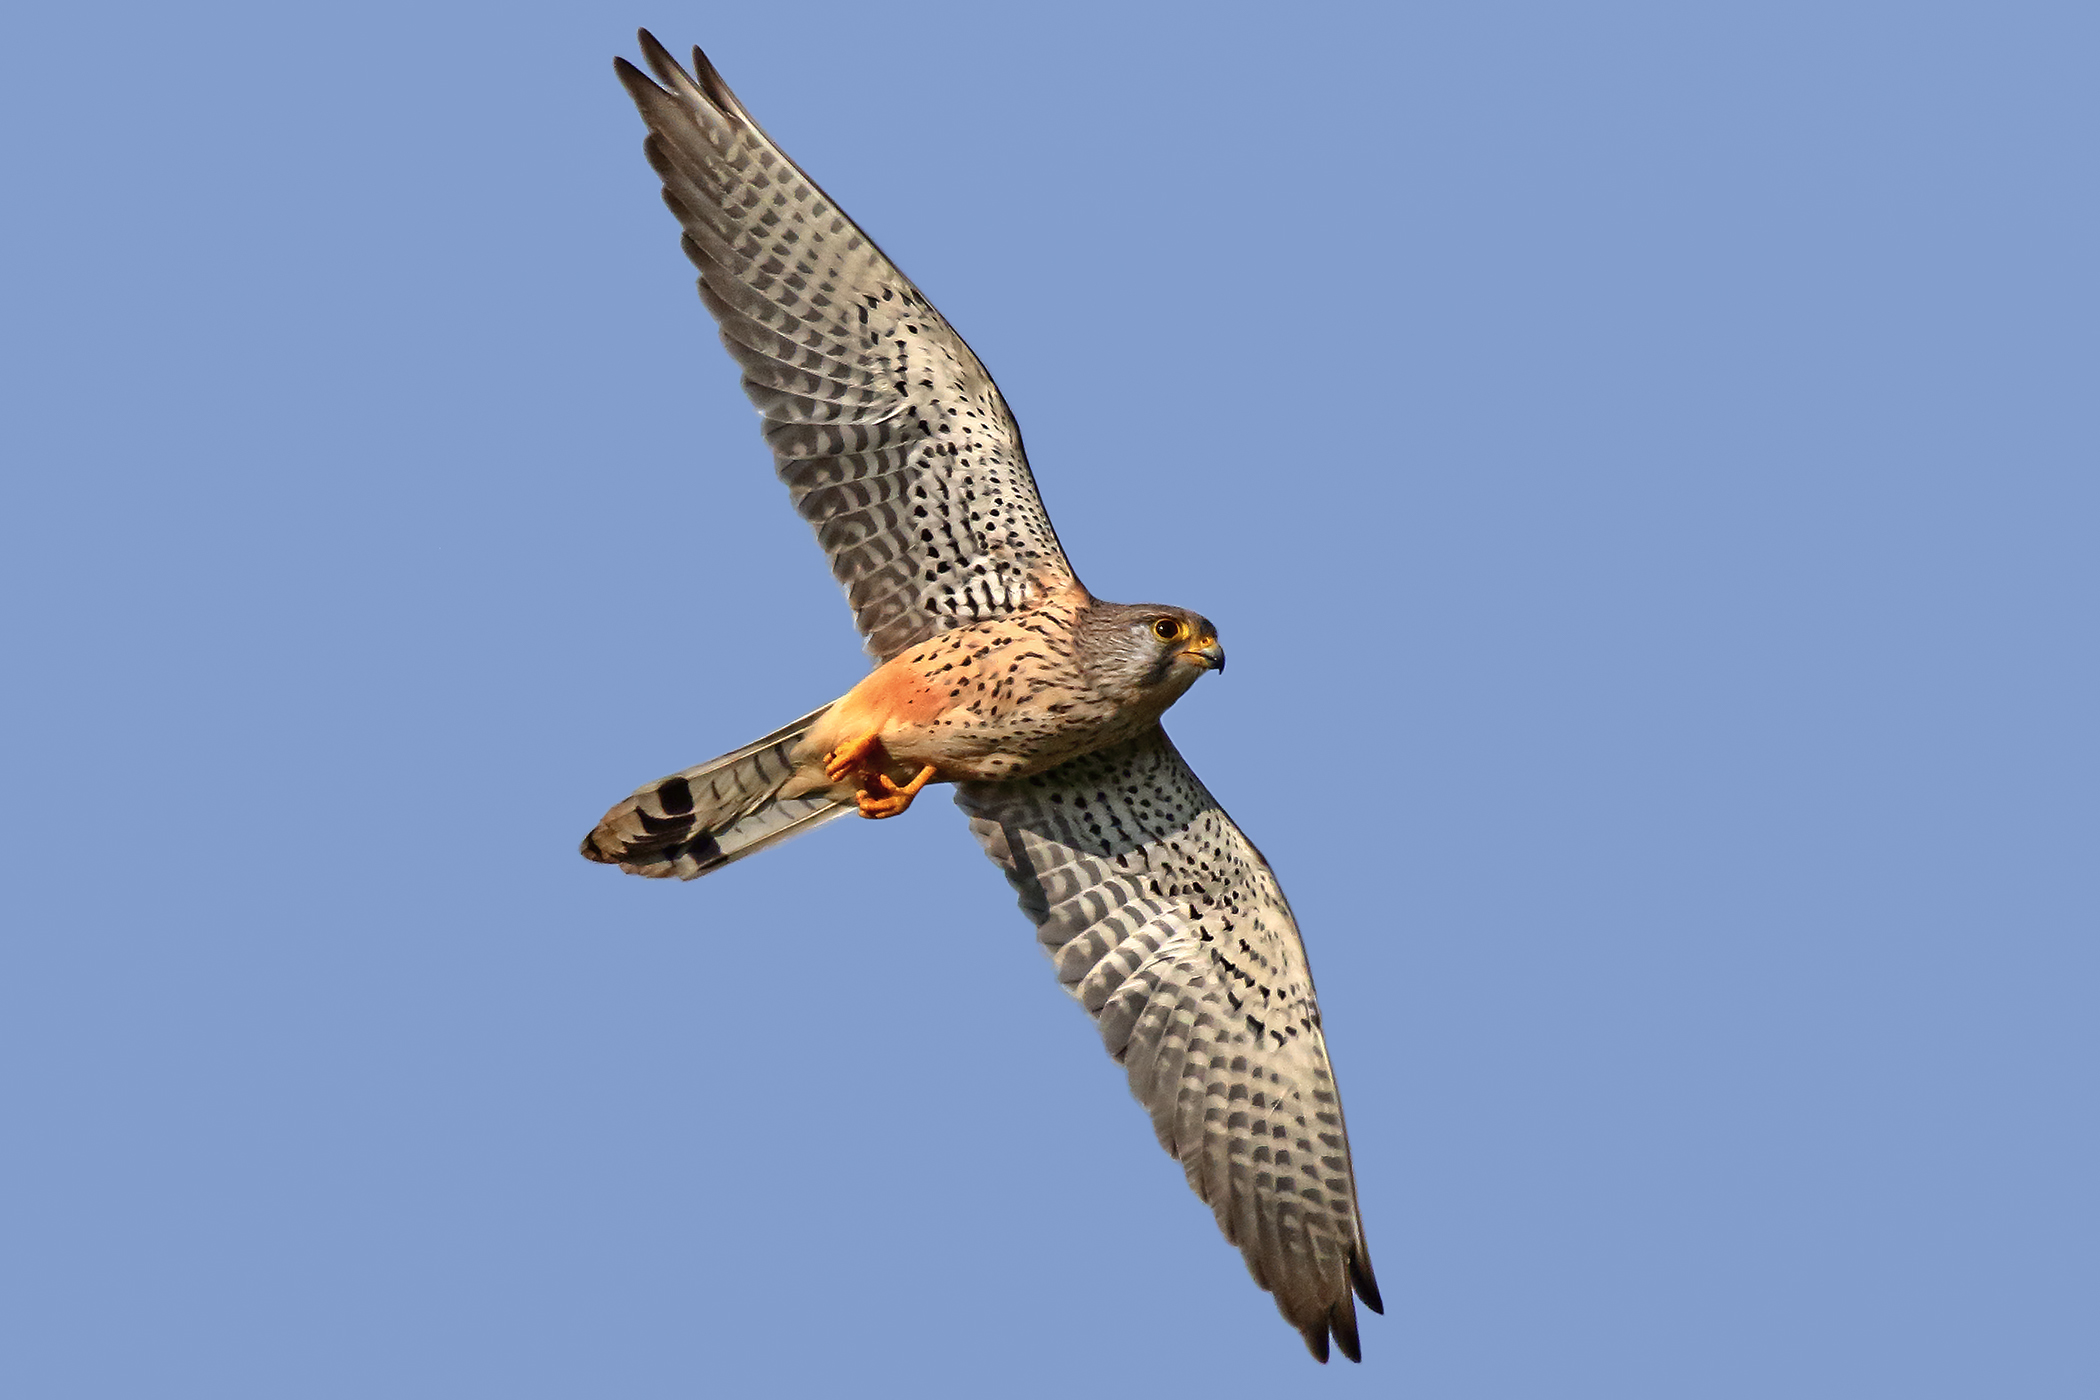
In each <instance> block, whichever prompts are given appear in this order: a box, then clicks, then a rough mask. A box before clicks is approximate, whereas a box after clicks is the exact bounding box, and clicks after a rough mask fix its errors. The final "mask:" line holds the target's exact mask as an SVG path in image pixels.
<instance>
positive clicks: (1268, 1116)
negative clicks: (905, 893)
mask: <svg viewBox="0 0 2100 1400" xmlns="http://www.w3.org/2000/svg"><path fill="white" fill-rule="evenodd" d="M956 801H957V802H958V803H959V804H960V805H961V806H962V808H963V810H964V811H966V812H968V813H969V814H970V828H971V830H972V831H973V832H974V833H976V835H977V837H978V839H979V840H980V841H982V842H983V843H984V847H985V851H986V854H988V855H990V856H991V857H992V859H993V860H994V861H996V862H997V863H998V864H999V865H1000V866H1001V867H1002V868H1003V869H1004V870H1005V871H1006V874H1007V878H1008V879H1009V880H1010V881H1012V883H1013V886H1014V889H1015V890H1016V892H1017V893H1018V894H1019V895H1020V899H1021V908H1022V910H1023V911H1024V912H1025V913H1027V915H1028V916H1029V918H1030V919H1032V920H1034V921H1035V923H1036V925H1037V930H1038V936H1039V937H1040V939H1041V940H1042V943H1043V945H1044V948H1045V950H1046V951H1048V952H1049V954H1050V956H1051V958H1052V960H1053V961H1054V962H1055V964H1056V967H1057V974H1058V979H1059V980H1060V981H1061V982H1063V983H1064V984H1065V986H1066V988H1067V989H1068V990H1070V991H1071V992H1072V993H1073V995H1074V996H1076V997H1077V998H1078V999H1079V1000H1080V1002H1081V1004H1083V1005H1084V1006H1085V1007H1086V1008H1087V1010H1088V1011H1089V1012H1091V1013H1093V1015H1094V1017H1095V1018H1096V1021H1097V1022H1098V1024H1099V1027H1100V1031H1101V1039H1102V1044H1103V1045H1104V1046H1105V1047H1106V1048H1107V1049H1108V1052H1109V1053H1110V1054H1111V1055H1113V1056H1115V1057H1116V1059H1118V1060H1119V1061H1121V1062H1122V1064H1123V1065H1124V1067H1125V1069H1126V1070H1127V1071H1128V1073H1129V1076H1130V1088H1131V1092H1132V1093H1133V1094H1135V1095H1136V1096H1137V1099H1138V1101H1139V1102H1140V1103H1142V1104H1143V1105H1144V1106H1145V1108H1146V1110H1147V1111H1148V1112H1149V1113H1150V1114H1151V1117H1152V1126H1153V1130H1154V1132H1155V1133H1157V1134H1158V1137H1159V1141H1160V1145H1161V1146H1163V1147H1165V1148H1166V1149H1167V1151H1168V1152H1169V1153H1171V1154H1173V1155H1174V1157H1175V1158H1177V1159H1178V1160H1179V1161H1180V1162H1181V1164H1182V1168H1183V1170H1184V1171H1185V1172H1186V1173H1187V1176H1188V1181H1189V1185H1190V1187H1191V1188H1192V1189H1193V1190H1194V1191H1195V1192H1196V1193H1197V1194H1198V1195H1199V1196H1201V1197H1202V1198H1203V1199H1204V1200H1205V1201H1206V1202H1208V1203H1209V1205H1210V1207H1211V1210H1212V1211H1213V1213H1214V1214H1215V1215H1216V1216H1217V1220H1218V1228H1219V1229H1220V1230H1222V1231H1223V1232H1224V1234H1225V1237H1226V1238H1227V1239H1228V1240H1230V1241H1231V1242H1232V1243H1234V1244H1236V1245H1238V1246H1239V1248H1240V1250H1241V1253H1242V1254H1243V1255H1244V1256H1245V1258H1246V1261H1247V1268H1248V1271H1249V1272H1250V1273H1252V1274H1253V1276H1254V1279H1255V1282H1257V1283H1259V1284H1260V1285H1261V1286H1262V1287H1263V1288H1266V1289H1268V1290H1270V1291H1271V1292H1272V1293H1274V1294H1275V1295H1276V1303H1277V1307H1278V1308H1279V1309H1280V1310H1281V1311H1282V1313H1283V1315H1284V1317H1285V1318H1286V1319H1288V1320H1289V1321H1290V1322H1291V1324H1292V1325H1293V1326H1295V1327H1297V1328H1298V1330H1299V1332H1300V1333H1301V1334H1302V1335H1303V1336H1304V1337H1305V1342H1306V1345H1307V1346H1308V1347H1309V1348H1310V1349H1311V1350H1312V1353H1313V1355H1314V1356H1317V1357H1319V1358H1320V1359H1321V1360H1323V1361H1324V1360H1326V1359H1327V1350H1328V1343H1329V1339H1330V1337H1331V1338H1332V1340H1333V1342H1334V1344H1335V1345H1337V1346H1339V1347H1340V1348H1341V1351H1342V1354H1343V1355H1345V1356H1347V1357H1348V1358H1349V1359H1350V1360H1352V1361H1353V1360H1356V1359H1357V1358H1358V1356H1359V1355H1360V1351H1359V1346H1358V1339H1357V1332H1356V1306H1355V1297H1361V1298H1362V1299H1363V1301H1364V1303H1365V1304H1366V1305H1367V1306H1368V1307H1370V1308H1371V1309H1373V1310H1374V1311H1382V1310H1383V1309H1382V1304H1381V1303H1380V1301H1379V1297H1378V1285H1377V1283H1376V1281H1375V1279H1374V1276H1373V1274H1372V1272H1371V1257H1370V1250H1369V1247H1368V1246H1367V1245H1366V1244H1365V1242H1364V1234H1363V1224H1362V1220H1361V1218H1360V1216H1359V1215H1358V1212H1357V1207H1356V1178H1355V1174H1354V1171H1353V1169H1352V1167H1351V1165H1350V1161H1349V1140H1348V1133H1347V1130H1346V1129H1345V1128H1344V1126H1343V1123H1342V1110H1341V1100H1340V1098H1339V1097H1338V1096H1337V1094H1336V1093H1335V1088H1334V1070H1333V1066H1332V1065H1331V1064H1330V1063H1329V1061H1328V1058H1327V1044H1326V1040H1325V1037H1324V1036H1323V1035H1322V1033H1321V1030H1320V1012H1319V1006H1318V1003H1317V1002H1316V1001H1315V1000H1314V996H1313V985H1312V974H1311V972H1310V970H1309V969H1308V968H1307V966H1306V961H1305V948H1304V944H1303V943H1302V942H1301V941H1300V940H1299V937H1298V926H1297V923H1296V921H1295V920H1294V919H1293V918H1292V917H1291V910H1290V905H1289V904H1288V903H1286V902H1285V900H1284V897H1283V891H1282V890H1281V889H1280V888H1278V886H1277V884H1276V878H1275V876H1274V874H1273V873H1271V871H1270V870H1269V866H1268V863H1267V862H1266V861H1264V860H1263V859H1262V857H1261V853H1260V852H1259V851H1257V850H1255V848H1254V845H1253V843H1252V842H1250V841H1248V840H1247V838H1246V836H1245V835H1244V834H1243V833H1242V832H1241V831H1240V829H1239V828H1238V827H1237V826H1235V825H1234V824H1233V822H1232V819H1231V818H1230V817H1228V816H1226V815H1225V813H1224V811H1223V809H1221V808H1220V807H1219V806H1218V804H1217V802H1216V801H1215V800H1214V799H1213V798H1212V797H1211V795H1210V794H1209V793H1208V792H1207V791H1205V790H1204V787H1203V784H1202V783H1200V782H1198V781H1197V779H1196V775H1195V774H1194V773H1192V772H1190V771H1189V768H1188V765H1187V764H1185V763H1183V762H1182V760H1181V755H1180V754H1178V753H1176V752H1175V750H1174V746H1173V744H1172V743H1170V742H1169V741H1168V739H1167V736H1166V734H1165V733H1164V732H1163V731H1162V730H1160V729H1157V728H1154V729H1152V730H1151V731H1149V732H1148V733H1146V734H1145V735H1143V736H1141V737H1139V738H1137V739H1134V740H1131V741H1130V742H1128V743H1124V744H1120V745H1117V746H1115V747H1113V748H1109V749H1104V750H1102V751H1101V752H1099V753H1096V754H1090V755H1088V756H1086V757H1083V758H1078V759H1074V760H1072V761H1071V762H1069V763H1065V764H1063V765H1061V766H1059V767H1057V768H1054V769H1052V770H1051V771H1049V772H1047V773H1043V774H1040V775H1038V776H1036V777H1032V778H1024V779H1019V780H1016V781H1013V782H1006V783H965V784H961V785H959V786H958V788H957V790H956ZM1352 1286H1353V1288H1354V1296H1352V1291H1351V1290H1352Z"/></svg>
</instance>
